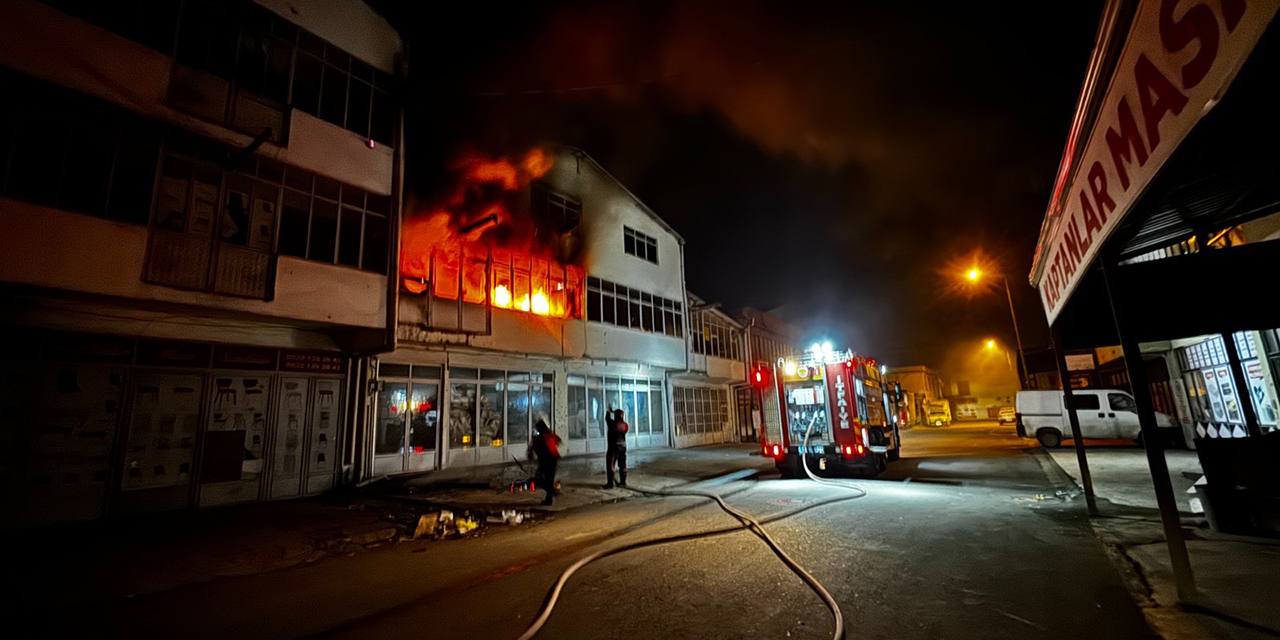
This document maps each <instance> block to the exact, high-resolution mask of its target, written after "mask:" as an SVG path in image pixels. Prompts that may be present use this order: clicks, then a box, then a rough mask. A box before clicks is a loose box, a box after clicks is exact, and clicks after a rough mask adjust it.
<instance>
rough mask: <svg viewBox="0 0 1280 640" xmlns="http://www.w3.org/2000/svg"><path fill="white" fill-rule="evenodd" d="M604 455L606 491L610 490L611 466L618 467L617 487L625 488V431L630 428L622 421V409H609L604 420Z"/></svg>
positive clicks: (611, 482)
mask: <svg viewBox="0 0 1280 640" xmlns="http://www.w3.org/2000/svg"><path fill="white" fill-rule="evenodd" d="M605 427H606V431H605V454H604V465H605V468H606V469H605V470H606V471H607V472H608V474H609V482H608V483H607V484H605V485H604V488H606V489H612V488H613V486H614V483H613V465H614V464H615V463H617V465H618V486H619V487H625V486H627V431H629V430H630V429H631V427H630V426H629V425H628V424H627V421H626V420H623V419H622V409H617V410H613V409H610V411H609V413H608V414H607V416H606V418H605Z"/></svg>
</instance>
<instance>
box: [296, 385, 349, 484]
mask: <svg viewBox="0 0 1280 640" xmlns="http://www.w3.org/2000/svg"><path fill="white" fill-rule="evenodd" d="M311 390H312V394H311V410H310V411H309V413H310V416H309V422H310V427H309V428H308V435H307V454H306V457H307V465H306V469H305V471H304V472H305V473H306V475H307V486H306V493H307V495H311V494H315V493H320V492H321V491H327V490H329V489H332V488H333V487H334V486H335V485H336V484H337V482H338V442H339V440H338V437H339V435H340V433H339V426H340V422H339V419H340V418H339V416H341V415H342V394H341V393H340V392H341V390H342V379H341V378H313V379H312V380H311Z"/></svg>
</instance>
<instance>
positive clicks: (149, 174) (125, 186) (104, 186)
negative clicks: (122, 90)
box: [0, 69, 161, 224]
mask: <svg viewBox="0 0 1280 640" xmlns="http://www.w3.org/2000/svg"><path fill="white" fill-rule="evenodd" d="M0 84H2V85H3V86H4V91H2V92H0V195H3V196H5V197H8V198H13V199H14V200H21V201H23V202H30V203H32V204H39V205H44V206H49V207H56V208H59V209H63V210H67V211H75V212H77V213H83V214H86V215H91V216H95V217H99V218H106V219H109V220H118V221H121V222H133V223H138V224H144V223H146V221H147V216H148V214H149V211H150V208H151V191H152V186H153V185H154V184H155V179H156V161H157V158H158V157H159V152H160V139H161V133H160V128H159V127H156V126H154V125H152V124H150V123H148V122H146V121H143V120H142V119H140V118H138V117H136V116H133V115H132V114H130V113H128V112H127V111H125V110H124V109H120V108H118V107H115V106H113V105H109V104H107V103H105V102H103V101H100V100H97V99H94V98H91V97H89V96H85V95H82V94H77V93H75V92H72V91H68V90H66V89H62V88H60V87H55V86H52V85H49V84H45V83H43V82H40V81H37V80H35V79H33V78H31V77H30V76H26V75H23V74H20V73H17V72H12V71H7V70H3V69H0Z"/></svg>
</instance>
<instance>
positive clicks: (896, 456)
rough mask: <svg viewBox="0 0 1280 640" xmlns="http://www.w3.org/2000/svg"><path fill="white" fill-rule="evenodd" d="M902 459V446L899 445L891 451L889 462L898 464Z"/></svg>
mask: <svg viewBox="0 0 1280 640" xmlns="http://www.w3.org/2000/svg"><path fill="white" fill-rule="evenodd" d="M901 459H902V445H898V446H896V447H894V448H892V449H890V450H889V462H897V461H899V460H901Z"/></svg>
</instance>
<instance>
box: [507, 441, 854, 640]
mask: <svg viewBox="0 0 1280 640" xmlns="http://www.w3.org/2000/svg"><path fill="white" fill-rule="evenodd" d="M816 419H817V417H816V416H815V418H814V420H816ZM814 420H810V421H809V426H808V428H806V429H805V434H804V448H803V449H801V451H800V462H801V465H802V466H803V467H804V471H805V474H807V475H808V476H809V478H810V479H811V480H813V481H815V482H818V483H821V484H826V485H831V486H835V487H839V488H841V489H848V490H851V491H855V492H857V493H855V494H854V495H849V496H844V497H841V498H833V499H828V500H822V501H819V502H816V503H813V504H810V505H806V506H804V507H801V508H799V509H794V510H792V511H788V512H786V513H782V514H778V515H775V516H771V517H768V518H764V519H762V520H758V519H756V518H754V517H752V516H751V515H750V514H748V513H746V512H744V511H741V510H739V509H736V508H734V507H732V506H730V505H729V503H727V502H725V500H724V498H722V497H721V496H720V495H718V494H715V493H709V492H703V491H656V490H649V489H637V488H631V490H632V491H635V492H637V493H642V494H646V495H656V496H664V497H682V496H683V497H695V498H706V499H709V500H713V501H715V503H716V504H717V505H719V507H720V508H721V509H722V510H724V512H725V513H728V514H729V515H731V516H733V517H734V518H737V520H738V524H737V525H736V526H731V527H722V528H719V529H707V530H703V531H696V532H693V533H684V534H678V535H672V536H662V537H659V538H651V539H649V540H641V541H639V542H632V543H629V544H624V545H621V546H618V547H614V548H612V549H604V550H601V551H597V552H595V553H592V554H590V555H588V556H585V557H583V558H581V559H579V560H578V561H577V562H575V563H573V564H572V565H569V567H568V568H567V569H565V570H564V571H562V572H561V573H560V576H559V577H558V578H556V582H555V584H554V585H552V587H551V590H550V591H549V592H548V593H547V598H546V600H545V601H543V604H542V610H541V611H539V612H538V617H536V618H534V620H533V622H531V623H530V624H529V627H528V628H527V629H525V632H524V634H522V635H521V636H520V638H519V640H531V639H532V638H533V637H534V636H536V635H537V634H538V632H539V631H541V630H542V627H543V625H545V624H546V623H547V620H549V619H550V618H551V612H552V611H553V610H554V609H555V607H556V603H557V602H558V601H559V600H560V594H561V592H562V591H563V590H564V587H565V585H566V584H568V582H569V579H570V578H571V577H573V574H575V573H577V572H578V570H579V569H581V568H583V567H585V566H587V565H588V564H591V563H592V562H595V561H597V560H600V559H602V558H607V557H609V556H613V555H617V554H620V553H625V552H627V551H635V550H636V549H643V548H645V547H654V546H658V545H664V544H672V543H675V542H681V541H685V540H695V539H699V538H708V537H711V536H718V535H724V534H727V533H733V532H735V531H741V530H742V529H747V530H749V531H751V532H752V533H754V534H755V535H756V536H757V537H759V538H760V539H761V540H764V542H765V544H767V545H769V549H770V550H772V551H773V552H774V554H775V555H777V556H778V558H779V559H780V560H782V562H783V563H784V564H786V565H787V568H788V569H791V571H793V572H794V573H795V574H796V575H798V576H800V578H801V579H802V580H804V581H805V583H806V584H808V585H809V588H811V589H813V591H814V593H817V594H818V597H820V598H821V599H822V602H823V604H825V605H826V606H827V608H828V609H830V610H831V616H832V620H833V622H834V623H835V629H834V631H833V632H832V634H831V637H832V639H833V640H843V638H844V614H843V613H842V612H841V611H840V605H839V604H838V603H837V602H836V599H835V597H834V596H832V595H831V592H829V591H827V589H826V587H823V586H822V583H820V582H818V579H817V578H814V577H813V575H812V574H810V573H809V572H808V571H806V570H805V569H804V567H801V566H800V564H799V563H797V562H796V561H795V560H794V559H792V557H791V556H790V555H788V554H787V552H786V551H783V550H782V547H781V546H779V545H778V542H777V541H776V540H774V539H773V536H770V535H769V533H768V532H767V531H765V529H764V525H766V524H769V523H771V522H777V521H779V520H782V519H785V518H790V517H793V516H796V515H799V514H801V513H803V512H805V511H808V510H810V509H816V508H818V507H823V506H827V505H830V504H835V503H837V502H844V501H846V500H854V499H856V498H862V497H865V496H866V495H867V490H866V489H864V488H862V487H860V486H858V485H851V484H844V483H839V482H833V481H831V480H824V479H822V478H819V477H818V476H817V475H815V474H814V473H813V471H812V470H811V469H810V468H809V462H808V457H807V454H806V451H807V450H808V448H809V436H810V434H812V432H813V424H814Z"/></svg>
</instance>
